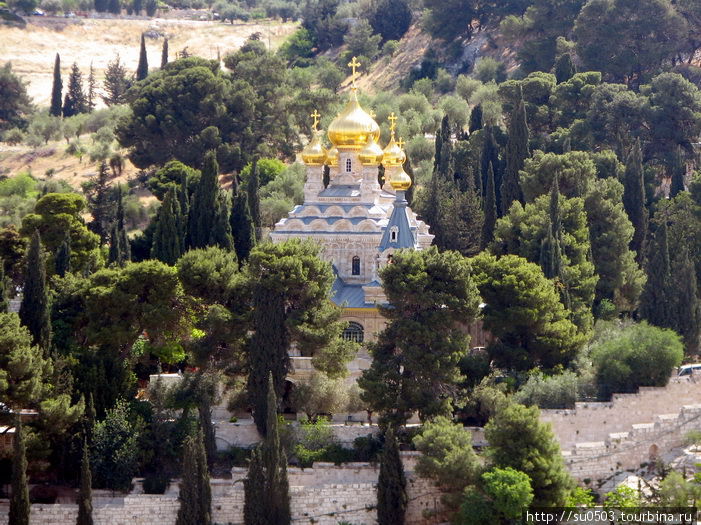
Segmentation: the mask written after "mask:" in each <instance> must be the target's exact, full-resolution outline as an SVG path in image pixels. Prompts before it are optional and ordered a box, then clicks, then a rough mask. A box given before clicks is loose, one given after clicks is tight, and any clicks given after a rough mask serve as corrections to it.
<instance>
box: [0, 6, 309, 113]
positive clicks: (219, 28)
mask: <svg viewBox="0 0 701 525" xmlns="http://www.w3.org/2000/svg"><path fill="white" fill-rule="evenodd" d="M296 27H297V26H296V24H291V23H289V24H282V23H279V22H261V23H255V24H252V23H251V24H234V25H232V24H228V23H221V22H209V21H194V20H177V19H162V18H155V19H137V20H134V19H91V18H87V19H82V18H81V19H65V18H49V17H46V18H42V17H32V18H30V19H29V24H28V25H27V27H26V29H19V28H12V27H5V26H0V63H4V62H6V61H8V60H9V61H11V62H12V68H13V70H14V71H15V72H17V73H18V74H19V75H20V76H22V77H23V78H24V79H25V80H26V81H28V82H29V86H28V92H29V94H30V96H31V97H32V98H33V99H34V100H35V102H36V103H37V104H38V105H40V106H41V105H44V106H45V105H48V102H49V98H50V92H51V83H52V80H53V64H54V57H55V55H56V53H60V55H61V73H62V76H63V85H64V90H65V88H66V84H67V81H68V74H69V72H70V68H71V65H72V64H73V62H77V64H78V67H80V70H81V72H82V73H83V79H84V80H86V79H87V75H88V70H89V68H90V64H91V63H92V64H93V67H94V68H95V70H96V75H97V80H98V85H101V83H102V80H103V77H104V70H105V68H106V67H107V64H108V62H110V61H111V60H112V59H113V58H114V57H115V55H116V54H119V56H120V58H121V61H122V63H123V64H124V65H125V66H126V68H127V69H128V70H130V71H135V70H136V66H137V63H138V61H139V39H140V37H141V33H143V32H145V31H148V34H153V35H154V37H153V38H147V39H146V48H147V54H148V59H149V66H150V67H151V68H156V67H159V66H160V63H161V46H162V44H163V36H167V37H168V47H169V50H170V53H169V54H170V58H171V59H173V58H174V57H175V53H176V52H178V51H180V50H182V49H183V48H187V50H188V52H189V53H190V54H193V55H198V56H202V57H205V58H217V56H221V57H223V56H224V55H225V54H226V53H228V52H230V51H233V50H235V49H237V48H238V47H240V46H241V44H242V43H243V42H244V40H245V39H246V38H248V36H249V35H251V34H252V33H256V32H260V33H261V34H262V35H263V38H264V40H265V41H268V40H269V41H270V44H271V46H272V47H277V46H278V45H279V44H280V42H282V41H283V40H284V38H285V37H286V36H287V35H289V34H290V33H292V32H293V31H294V30H295V29H296ZM158 35H163V36H158Z"/></svg>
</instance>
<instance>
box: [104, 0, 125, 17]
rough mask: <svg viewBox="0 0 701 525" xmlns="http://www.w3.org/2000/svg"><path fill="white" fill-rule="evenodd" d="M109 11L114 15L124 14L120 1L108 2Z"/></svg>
mask: <svg viewBox="0 0 701 525" xmlns="http://www.w3.org/2000/svg"><path fill="white" fill-rule="evenodd" d="M107 10H108V11H109V12H110V13H112V14H113V15H118V14H120V13H121V12H122V4H121V3H120V0H108V1H107Z"/></svg>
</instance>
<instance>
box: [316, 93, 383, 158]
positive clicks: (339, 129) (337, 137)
mask: <svg viewBox="0 0 701 525" xmlns="http://www.w3.org/2000/svg"><path fill="white" fill-rule="evenodd" d="M328 134H329V140H330V141H331V142H332V143H333V145H334V146H337V147H339V148H345V149H351V150H360V149H362V148H363V147H365V145H366V144H367V143H368V140H369V139H370V137H374V139H375V142H377V140H378V139H379V138H380V126H378V125H377V122H375V120H374V119H373V118H372V117H371V116H370V115H368V113H367V112H366V111H365V110H364V109H363V108H361V107H360V103H359V102H358V94H357V93H356V90H355V89H352V90H351V95H350V99H349V100H348V104H346V107H345V108H343V111H341V113H339V114H338V116H337V117H336V118H335V119H334V120H333V122H331V125H330V126H329V132H328Z"/></svg>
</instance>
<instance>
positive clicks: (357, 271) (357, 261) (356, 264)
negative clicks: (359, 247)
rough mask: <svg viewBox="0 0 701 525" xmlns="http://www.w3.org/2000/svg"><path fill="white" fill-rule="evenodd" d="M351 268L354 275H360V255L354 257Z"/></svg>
mask: <svg viewBox="0 0 701 525" xmlns="http://www.w3.org/2000/svg"><path fill="white" fill-rule="evenodd" d="M351 268H352V269H351V274H352V275H360V257H358V256H357V255H356V256H355V257H353V262H352V265H351Z"/></svg>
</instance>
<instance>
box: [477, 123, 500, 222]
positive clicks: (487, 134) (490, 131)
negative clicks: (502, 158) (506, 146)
mask: <svg viewBox="0 0 701 525" xmlns="http://www.w3.org/2000/svg"><path fill="white" fill-rule="evenodd" d="M483 133H484V141H483V143H482V155H481V157H480V174H481V185H480V188H482V197H483V198H486V197H487V177H488V176H489V166H490V164H491V166H492V172H493V175H494V195H495V196H496V201H495V202H496V207H497V217H500V216H501V213H500V208H501V171H500V169H499V166H500V164H499V146H497V142H496V140H494V128H493V127H492V126H485V128H484V131H483Z"/></svg>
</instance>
